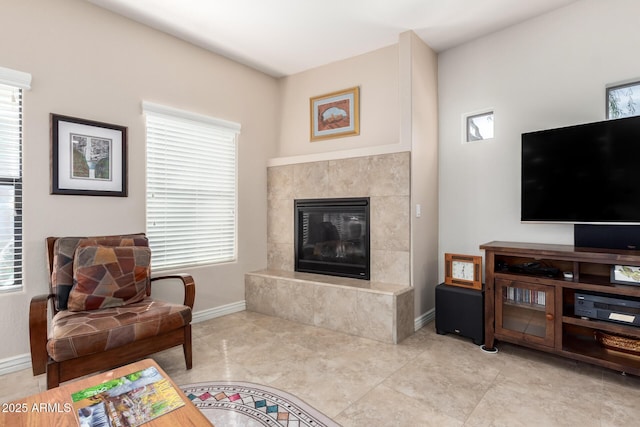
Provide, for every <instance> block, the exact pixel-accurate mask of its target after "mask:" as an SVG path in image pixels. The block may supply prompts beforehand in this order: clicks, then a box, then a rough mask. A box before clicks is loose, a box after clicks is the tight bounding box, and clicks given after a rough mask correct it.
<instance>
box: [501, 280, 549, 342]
mask: <svg viewBox="0 0 640 427" xmlns="http://www.w3.org/2000/svg"><path fill="white" fill-rule="evenodd" d="M495 284H496V288H495V303H496V306H495V314H496V319H495V331H496V335H500V334H502V335H504V336H509V337H513V338H518V339H521V340H524V341H528V342H531V343H537V344H540V345H545V346H549V347H553V345H554V336H553V331H554V290H555V288H554V287H552V286H545V285H540V284H536V283H528V282H522V281H519V280H505V279H498V278H496V281H495Z"/></svg>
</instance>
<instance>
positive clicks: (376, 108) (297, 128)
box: [278, 45, 400, 157]
mask: <svg viewBox="0 0 640 427" xmlns="http://www.w3.org/2000/svg"><path fill="white" fill-rule="evenodd" d="M354 86H359V87H360V135H358V136H350V137H344V138H336V139H327V140H321V141H316V142H310V139H309V126H310V120H311V118H310V113H309V100H310V98H311V97H314V96H319V95H324V94H327V93H331V92H335V91H337V90H342V89H347V88H350V87H354ZM280 89H281V94H282V106H281V114H280V140H279V142H278V144H279V147H278V157H290V156H300V155H307V154H316V153H326V152H333V151H342V150H351V149H360V148H368V147H372V146H380V145H387V144H397V143H398V142H399V135H398V129H399V126H400V113H399V108H398V45H392V46H388V47H385V48H382V49H379V50H375V51H373V52H369V53H366V54H364V55H359V56H356V57H353V58H350V59H346V60H344V61H340V62H336V63H332V64H328V65H324V66H322V67H318V68H315V69H312V70H309V71H305V72H302V73H298V74H294V75H292V76H289V77H284V78H282V79H281V81H280Z"/></svg>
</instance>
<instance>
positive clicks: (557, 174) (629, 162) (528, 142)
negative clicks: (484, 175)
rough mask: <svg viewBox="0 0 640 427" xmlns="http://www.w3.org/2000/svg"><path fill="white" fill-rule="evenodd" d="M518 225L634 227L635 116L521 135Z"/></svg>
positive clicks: (639, 204)
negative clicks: (520, 221) (617, 225)
mask: <svg viewBox="0 0 640 427" xmlns="http://www.w3.org/2000/svg"><path fill="white" fill-rule="evenodd" d="M521 202H522V203H521V220H522V221H523V222H559V223H573V224H583V223H584V224H623V223H624V224H636V225H637V224H640V117H628V118H623V119H615V120H607V121H602V122H596V123H588V124H583V125H577V126H569V127H563V128H558V129H548V130H541V131H537V132H528V133H524V134H522V193H521Z"/></svg>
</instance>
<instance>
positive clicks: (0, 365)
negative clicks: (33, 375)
mask: <svg viewBox="0 0 640 427" xmlns="http://www.w3.org/2000/svg"><path fill="white" fill-rule="evenodd" d="M23 369H31V354H30V353H25V354H19V355H17V356H13V357H8V358H6V359H2V360H0V375H4V374H10V373H12V372H17V371H22V370H23Z"/></svg>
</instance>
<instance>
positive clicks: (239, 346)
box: [0, 311, 640, 427]
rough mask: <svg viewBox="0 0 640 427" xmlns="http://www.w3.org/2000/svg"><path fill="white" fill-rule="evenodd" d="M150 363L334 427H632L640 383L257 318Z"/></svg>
mask: <svg viewBox="0 0 640 427" xmlns="http://www.w3.org/2000/svg"><path fill="white" fill-rule="evenodd" d="M193 344H194V361H193V366H194V367H193V369H192V370H190V371H187V370H185V368H184V359H183V356H182V349H181V348H175V349H171V350H168V351H164V352H162V353H158V354H156V355H155V356H154V359H156V360H157V361H158V363H159V364H160V365H161V366H162V367H163V368H164V369H165V370H166V371H167V373H168V374H169V375H171V377H172V378H173V379H174V380H175V381H176V382H177V383H178V384H187V383H193V382H203V381H207V380H238V381H250V382H256V383H261V384H267V385H271V386H273V387H276V388H279V389H281V390H285V391H287V392H289V393H292V394H294V395H296V396H298V397H300V398H301V399H303V400H304V401H306V402H307V403H309V404H311V405H312V406H314V407H315V408H317V409H319V410H321V411H322V412H324V413H325V414H327V415H328V416H330V417H332V418H333V419H335V420H336V421H337V422H338V423H340V424H342V425H343V426H345V427H347V426H403V427H404V426H438V427H442V426H508V427H513V426H572V427H573V426H580V427H590V426H594V427H611V426H633V425H639V424H638V423H640V378H638V377H634V376H631V375H629V376H623V375H621V374H620V373H618V372H614V371H610V370H606V369H602V368H599V367H594V366H591V365H587V364H583V363H579V362H575V361H571V360H567V359H564V358H560V357H556V356H553V355H549V354H545V353H541V352H537V351H534V350H529V349H526V348H523V347H518V346H513V345H509V344H504V343H501V344H500V345H499V348H500V352H499V353H498V354H486V353H483V352H482V351H481V350H480V349H479V347H477V346H475V345H474V344H473V343H472V342H471V340H470V339H467V338H461V337H457V336H452V335H437V334H436V333H435V331H434V324H433V323H431V324H429V325H427V326H425V327H424V328H422V329H421V330H419V331H417V332H416V333H415V334H414V335H413V336H411V337H410V338H408V339H406V340H405V341H403V342H402V343H401V344H399V345H392V344H384V343H379V342H376V341H371V340H368V339H364V338H358V337H354V336H349V335H345V334H342V333H338V332H333V331H329V330H325V329H320V328H316V327H313V326H307V325H302V324H298V323H294V322H290V321H287V320H283V319H279V318H275V317H269V316H265V315H261V314H257V313H251V312H246V311H245V312H240V313H235V314H231V315H228V316H224V317H220V318H217V319H212V320H209V321H206V322H202V323H198V324H195V325H194V326H193ZM42 389H44V377H43V376H39V377H35V378H34V377H33V376H32V375H31V372H30V371H29V370H24V371H20V372H15V373H11V374H8V375H4V376H1V377H0V402H7V401H10V400H13V399H17V398H19V397H23V396H26V395H30V394H33V393H36V392H38V391H39V390H42Z"/></svg>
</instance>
